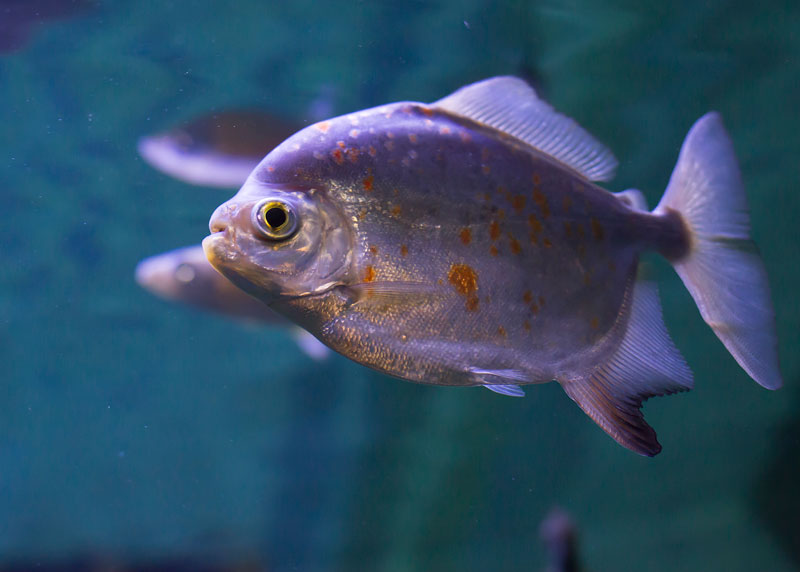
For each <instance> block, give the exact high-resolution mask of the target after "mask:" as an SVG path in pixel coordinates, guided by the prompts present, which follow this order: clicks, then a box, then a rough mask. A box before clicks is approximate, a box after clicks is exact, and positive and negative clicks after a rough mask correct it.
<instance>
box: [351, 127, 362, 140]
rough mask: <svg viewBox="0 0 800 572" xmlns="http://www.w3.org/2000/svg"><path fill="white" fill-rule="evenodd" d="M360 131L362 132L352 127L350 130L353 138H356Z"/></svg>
mask: <svg viewBox="0 0 800 572" xmlns="http://www.w3.org/2000/svg"><path fill="white" fill-rule="evenodd" d="M359 133H360V131H359V130H358V129H351V130H350V137H352V138H353V139H355V138H356V137H358V134H359Z"/></svg>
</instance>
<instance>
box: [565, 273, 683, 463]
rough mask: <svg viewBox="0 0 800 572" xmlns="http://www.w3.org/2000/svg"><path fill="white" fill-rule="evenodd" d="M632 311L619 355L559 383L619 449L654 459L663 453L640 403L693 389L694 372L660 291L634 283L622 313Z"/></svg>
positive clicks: (649, 283) (647, 285)
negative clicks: (675, 338)
mask: <svg viewBox="0 0 800 572" xmlns="http://www.w3.org/2000/svg"><path fill="white" fill-rule="evenodd" d="M621 311H622V312H629V315H628V319H627V325H626V330H625V334H624V336H623V338H622V342H621V343H620V345H619V347H618V348H617V350H616V352H615V353H614V354H613V355H612V356H611V357H610V359H608V360H607V361H606V362H605V363H602V364H600V365H598V366H597V367H595V368H594V369H593V370H591V371H590V372H588V373H587V374H586V375H583V376H578V377H576V378H574V379H568V380H559V381H560V383H561V386H562V387H563V388H564V391H566V392H567V395H569V396H570V398H572V400H573V401H575V402H576V403H577V404H578V405H579V406H580V408H581V409H583V411H584V412H586V414H588V415H589V416H590V417H591V418H592V419H593V420H594V421H595V423H597V424H598V425H599V426H600V427H601V428H602V429H603V430H604V431H605V432H606V433H608V434H609V435H610V436H611V437H613V438H614V439H615V440H616V441H617V442H618V443H619V444H620V445H622V446H623V447H627V448H628V449H630V450H632V451H634V452H636V453H639V454H640V455H645V456H648V457H652V456H654V455H656V454H658V452H659V451H661V445H660V444H659V443H658V440H657V439H656V432H655V431H654V430H653V428H652V427H650V425H648V424H647V422H646V421H645V420H644V416H643V415H642V412H641V409H640V408H641V406H642V402H643V401H645V400H646V399H648V398H650V397H653V396H656V395H667V394H670V393H675V392H678V391H686V390H689V389H691V388H692V372H691V370H690V369H689V366H687V365H686V362H685V361H684V360H683V357H681V354H680V352H678V350H677V348H676V347H675V345H674V344H673V343H672V340H671V339H670V337H669V334H668V333H667V329H666V327H665V326H664V320H663V318H662V315H661V303H660V302H659V299H658V291H657V289H656V286H655V284H654V283H652V282H641V281H639V282H635V283H634V284H633V285H632V287H630V290H629V292H628V295H627V296H626V301H625V304H624V305H623V308H622V310H621Z"/></svg>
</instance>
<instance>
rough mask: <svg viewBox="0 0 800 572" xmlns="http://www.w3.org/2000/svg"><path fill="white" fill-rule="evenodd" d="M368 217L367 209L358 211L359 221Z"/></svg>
mask: <svg viewBox="0 0 800 572" xmlns="http://www.w3.org/2000/svg"><path fill="white" fill-rule="evenodd" d="M366 216H367V209H361V210H360V211H358V220H364V217H366Z"/></svg>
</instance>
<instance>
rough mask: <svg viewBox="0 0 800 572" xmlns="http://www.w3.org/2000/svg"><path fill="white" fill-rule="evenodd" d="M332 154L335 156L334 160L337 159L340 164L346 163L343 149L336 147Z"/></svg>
mask: <svg viewBox="0 0 800 572" xmlns="http://www.w3.org/2000/svg"><path fill="white" fill-rule="evenodd" d="M331 155H332V156H333V160H334V161H336V163H338V164H339V165H341V164H342V163H344V155H342V150H341V149H334V150H333V151H331Z"/></svg>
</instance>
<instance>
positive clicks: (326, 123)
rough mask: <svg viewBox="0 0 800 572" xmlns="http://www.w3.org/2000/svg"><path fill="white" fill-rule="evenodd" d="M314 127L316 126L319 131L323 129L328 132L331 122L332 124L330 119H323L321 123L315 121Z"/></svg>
mask: <svg viewBox="0 0 800 572" xmlns="http://www.w3.org/2000/svg"><path fill="white" fill-rule="evenodd" d="M314 127H316V128H317V130H318V131H322V132H323V133H327V132H328V129H330V128H331V124H330V121H321V122H319V123H315V124H314Z"/></svg>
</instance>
